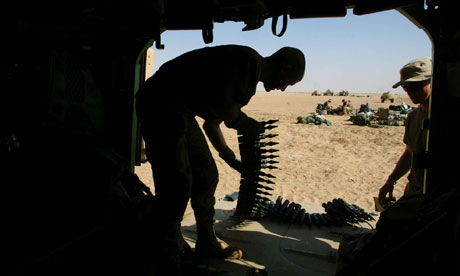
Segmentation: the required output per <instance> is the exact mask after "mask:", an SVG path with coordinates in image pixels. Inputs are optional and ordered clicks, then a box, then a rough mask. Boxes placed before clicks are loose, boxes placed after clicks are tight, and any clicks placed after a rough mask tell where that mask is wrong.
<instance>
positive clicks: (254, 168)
mask: <svg viewBox="0 0 460 276" xmlns="http://www.w3.org/2000/svg"><path fill="white" fill-rule="evenodd" d="M277 121H278V120H269V121H264V122H261V123H262V124H263V125H264V128H265V131H264V133H261V134H260V135H259V137H258V138H257V139H256V140H251V139H248V138H247V137H245V136H244V135H239V136H238V142H239V149H240V155H241V162H242V164H243V168H244V169H243V172H242V173H241V181H240V190H239V193H238V202H237V205H236V210H235V213H234V216H235V217H240V218H252V219H255V218H260V217H263V216H264V215H265V214H266V212H267V206H268V202H270V199H269V198H267V196H271V195H272V194H271V193H270V192H271V191H272V190H273V188H271V187H270V186H271V185H274V184H275V183H274V182H273V181H272V180H271V179H273V178H275V176H273V175H272V174H270V173H267V172H266V171H265V170H274V169H277V168H278V167H276V166H274V164H276V163H278V161H276V160H275V159H276V158H278V157H279V156H278V155H275V154H273V153H274V152H277V151H278V149H274V148H273V146H276V145H278V142H274V141H270V140H271V138H274V137H276V136H278V134H274V133H268V132H269V131H270V130H272V129H274V128H276V127H277V126H276V125H274V123H276V122H277Z"/></svg>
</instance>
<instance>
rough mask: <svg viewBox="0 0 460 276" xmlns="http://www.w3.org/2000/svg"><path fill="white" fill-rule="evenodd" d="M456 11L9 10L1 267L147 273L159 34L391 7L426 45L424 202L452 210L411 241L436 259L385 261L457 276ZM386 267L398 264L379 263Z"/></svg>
mask: <svg viewBox="0 0 460 276" xmlns="http://www.w3.org/2000/svg"><path fill="white" fill-rule="evenodd" d="M454 2H455V1H447V0H426V1H424V0H378V1H366V0H348V1H347V0H324V1H308V0H292V1H280V0H248V1H235V0H204V1H175V0H171V1H168V0H139V1H132V2H124V1H118V2H111V1H91V2H86V1H83V2H81V1H66V2H62V3H53V4H51V3H41V2H31V3H24V2H18V3H10V4H9V5H10V6H9V7H7V8H5V10H4V16H3V17H2V18H1V19H0V20H1V22H2V24H1V29H2V33H3V43H2V49H3V50H2V51H1V55H2V65H1V71H2V72H1V73H2V74H1V85H2V100H1V108H0V112H1V116H0V118H1V122H2V123H1V129H0V160H1V161H0V162H1V165H2V174H1V175H2V176H1V177H2V183H3V184H4V185H3V187H6V190H4V191H3V195H4V200H3V208H2V209H3V212H2V213H3V221H4V222H3V228H4V233H5V234H4V235H3V242H2V244H3V245H4V246H3V248H4V250H5V252H6V259H5V266H4V267H3V268H4V269H5V270H6V271H11V272H12V274H13V275H32V274H33V275H36V274H38V273H46V274H48V275H49V274H58V273H59V274H61V275H83V274H84V275H92V274H96V273H99V274H100V275H110V274H118V275H144V274H145V275H148V274H146V273H145V271H146V270H148V269H147V268H146V267H148V266H149V258H148V256H149V253H148V252H147V251H148V250H147V249H146V248H145V246H142V245H141V244H143V243H145V242H146V236H148V235H146V236H145V235H142V234H140V233H142V227H143V225H142V223H140V222H139V220H137V216H138V215H139V214H138V213H139V210H138V209H137V207H138V206H139V205H141V204H142V198H143V197H145V196H147V195H150V194H149V191H148V190H147V189H145V187H144V186H143V185H142V183H139V182H140V181H139V179H138V178H136V175H135V174H134V169H135V166H138V165H139V164H140V160H141V148H142V143H141V137H140V126H139V123H138V121H137V118H136V115H135V110H134V102H135V97H134V95H135V93H136V92H137V90H138V89H139V87H141V86H142V84H143V82H144V81H145V75H146V53H147V49H148V48H150V47H152V46H154V47H155V48H157V49H161V48H163V47H165V45H163V44H162V41H161V35H162V33H164V32H167V31H170V30H202V36H203V42H204V43H210V42H212V40H213V25H214V24H217V23H224V22H228V21H233V22H244V24H245V27H244V29H243V30H242V31H250V30H254V29H257V28H259V27H261V26H262V25H263V24H264V22H265V21H266V20H267V19H269V18H272V19H273V20H272V23H273V25H272V31H273V35H276V36H280V37H282V35H283V33H284V31H285V30H286V26H287V22H288V21H289V20H296V19H300V18H302V19H308V20H315V18H329V17H344V16H345V15H346V14H347V13H353V14H355V15H359V16H365V15H366V14H370V13H377V12H381V11H386V10H391V9H396V10H397V11H399V12H400V13H402V14H403V15H404V16H405V17H407V19H408V20H410V21H411V22H412V23H413V24H415V25H416V26H418V27H419V28H421V29H423V30H424V31H425V32H426V34H427V35H428V37H429V38H430V40H431V42H432V46H433V54H432V57H433V77H432V97H431V103H430V112H429V120H428V121H426V122H425V127H426V128H428V129H429V138H428V146H427V149H426V152H424V153H423V154H421V155H420V157H418V158H417V164H418V165H419V166H423V168H425V169H426V170H425V171H426V174H425V176H426V179H425V181H426V183H425V185H426V193H427V194H432V195H436V196H437V197H436V199H435V200H433V201H432V202H431V203H432V205H434V206H436V207H438V208H447V209H448V210H449V212H448V213H447V215H446V216H445V217H444V219H443V221H442V231H441V228H440V227H441V226H440V225H441V224H436V223H438V222H436V223H433V224H432V226H433V227H432V228H430V229H429V231H427V232H425V236H423V235H422V236H417V239H419V240H420V241H427V239H429V237H431V238H432V242H431V243H430V242H427V244H428V245H432V244H433V243H435V242H436V243H438V244H442V246H445V247H446V248H448V249H449V250H450V251H449V250H448V251H446V252H445V253H443V254H441V255H439V256H438V255H437V256H438V257H439V258H436V260H433V259H432V258H431V259H430V257H429V256H432V255H430V253H431V252H432V251H431V250H433V251H436V250H437V249H436V248H433V247H430V246H427V247H425V248H424V251H423V252H422V253H421V251H420V247H419V246H413V245H412V244H411V245H409V246H406V247H404V248H400V251H398V250H396V251H395V252H394V254H393V256H407V254H409V255H410V254H414V255H413V256H414V257H413V258H414V259H415V258H416V257H417V258H418V257H420V255H423V256H424V257H425V258H426V260H428V261H426V262H425V263H423V262H422V263H421V264H419V268H418V269H419V270H418V271H426V269H429V271H439V269H442V270H447V269H448V270H450V271H452V269H454V270H455V271H457V273H458V272H459V270H458V269H459V268H458V260H459V259H460V253H459V250H458V248H459V247H458V246H459V245H460V242H459V240H460V237H459V234H460V230H459V225H460V223H459V221H460V216H459V214H460V213H459V208H458V207H455V206H457V205H458V203H457V205H456V204H454V203H455V200H453V199H452V198H454V199H455V198H457V199H458V198H459V197H458V189H459V181H458V176H457V175H456V172H457V169H458V168H457V167H456V165H457V163H458V162H457V160H458V159H457V158H458V156H459V153H460V145H459V143H458V138H457V137H458V136H457V129H456V127H458V121H457V117H458V111H457V109H458V106H460V21H459V20H458V9H457V8H456V6H455V3H454ZM166 47H167V45H166ZM69 176H71V177H69ZM452 191H453V192H452ZM114 194H115V195H117V196H113V195H114ZM452 194H453V195H456V197H455V196H452ZM126 195H128V196H126ZM158 209H159V210H158V211H161V206H159V208H158ZM153 223H158V224H160V223H161V221H154V222H153ZM427 233H428V234H427ZM439 233H444V234H443V235H437V234H439ZM414 235H416V234H415V233H414ZM417 235H421V234H419V233H417ZM426 235H428V236H426ZM430 235H432V236H430ZM433 236H436V237H435V238H433ZM441 236H442V237H441ZM153 246H154V245H153ZM452 250H454V251H452ZM415 252H419V253H415ZM390 256H391V254H390ZM395 259H396V258H395ZM409 259H410V258H409ZM388 261H394V259H392V258H390V257H387V259H382V260H379V261H378V262H376V264H375V265H376V267H379V268H382V267H385V265H384V264H385V263H387V262H388ZM392 269H395V268H394V267H393V268H385V269H383V270H381V273H382V274H383V273H390V272H391V271H392ZM109 273H110V274H109ZM363 275H375V274H365V273H364V274H363Z"/></svg>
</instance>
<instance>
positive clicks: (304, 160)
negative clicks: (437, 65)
mask: <svg viewBox="0 0 460 276" xmlns="http://www.w3.org/2000/svg"><path fill="white" fill-rule="evenodd" d="M327 99H331V100H332V105H333V106H334V107H337V106H339V105H341V101H342V99H346V100H351V103H352V105H353V107H354V108H355V109H359V107H360V105H361V104H366V103H369V106H370V107H371V108H373V109H378V108H379V107H385V108H386V107H389V105H399V104H401V103H402V102H405V103H407V104H409V105H411V106H414V105H413V104H412V103H411V101H410V99H409V98H408V97H407V96H406V95H398V94H397V95H396V99H395V102H394V103H390V102H388V101H387V102H385V103H381V101H380V94H361V93H356V94H353V93H351V94H350V96H346V97H343V96H312V95H311V93H292V92H289V93H282V92H269V93H267V92H257V93H256V95H255V96H254V97H253V98H252V99H251V101H250V103H249V104H248V105H247V106H245V107H244V108H243V110H244V111H245V112H246V114H248V115H249V116H251V117H253V118H255V119H257V120H259V121H265V120H272V119H276V120H279V122H278V123H276V124H277V125H278V127H277V128H275V129H272V130H270V133H277V134H279V136H277V137H275V138H272V139H271V140H273V141H276V142H279V145H277V146H275V147H273V148H276V149H279V152H277V153H276V154H277V155H279V156H280V157H279V158H278V159H276V160H277V161H279V164H276V165H277V167H278V169H273V170H264V171H266V172H268V173H271V174H273V175H274V176H276V179H274V181H275V183H276V184H275V185H273V186H272V187H273V188H274V191H273V195H272V196H270V197H269V198H271V199H272V200H276V198H277V197H278V196H282V197H283V198H284V199H288V200H290V201H293V202H296V203H311V204H321V203H323V202H327V201H330V200H332V199H334V198H343V199H345V200H346V201H348V202H349V203H353V204H357V205H358V206H360V207H362V208H364V209H365V210H367V211H375V207H374V200H373V197H374V196H377V195H378V191H379V188H380V187H381V186H382V185H383V184H384V183H385V180H386V179H387V177H388V175H389V174H390V173H391V171H392V170H393V168H394V166H395V164H396V162H397V161H398V159H399V157H400V155H401V153H402V152H403V150H404V147H405V145H404V144H403V142H402V139H403V135H404V127H403V126H383V127H379V128H373V127H368V126H358V125H353V124H352V122H351V121H350V120H349V118H350V116H349V115H341V116H340V115H324V117H325V118H326V119H327V120H329V121H330V122H331V123H332V125H331V126H325V125H307V124H298V123H297V117H298V116H308V115H309V114H310V113H312V112H315V109H316V106H317V104H318V103H324V102H325V101H326V100H327ZM197 120H198V122H199V123H200V125H201V124H202V122H203V120H201V119H200V118H198V119H197ZM221 128H222V131H223V133H224V135H225V137H226V140H227V143H228V145H229V146H230V147H231V148H232V149H233V150H234V151H235V153H236V155H237V156H239V148H238V140H237V134H236V131H235V130H232V129H228V128H226V127H225V126H224V125H223V124H222V126H221ZM209 145H210V144H209ZM211 151H212V154H213V156H214V158H215V160H216V163H217V167H218V170H219V184H218V187H217V190H216V198H221V197H223V196H225V195H226V194H231V193H234V192H238V190H239V182H240V175H239V174H238V173H237V172H236V171H234V170H233V169H232V168H230V167H229V166H228V165H227V164H226V163H225V162H224V161H223V160H222V159H221V158H219V156H218V154H217V152H216V151H215V150H214V148H212V146H211ZM135 172H136V174H137V175H138V176H139V178H140V179H141V180H142V181H143V182H144V183H145V184H146V185H148V186H149V187H150V188H151V190H152V191H154V185H153V179H152V174H151V170H150V165H149V163H144V164H142V165H141V166H138V167H136V169H135ZM406 183H407V179H406V176H404V177H403V178H401V179H400V180H399V181H398V183H397V185H396V186H395V191H394V196H395V197H396V198H399V197H400V196H401V195H402V193H403V190H404V186H405V185H406Z"/></svg>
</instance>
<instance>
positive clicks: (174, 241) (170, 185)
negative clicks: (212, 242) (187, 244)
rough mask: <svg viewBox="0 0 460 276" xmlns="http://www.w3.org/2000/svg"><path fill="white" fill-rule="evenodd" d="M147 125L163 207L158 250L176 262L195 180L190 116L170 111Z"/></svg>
mask: <svg viewBox="0 0 460 276" xmlns="http://www.w3.org/2000/svg"><path fill="white" fill-rule="evenodd" d="M148 127H149V128H148V129H146V128H145V127H144V128H143V131H142V132H143V137H144V139H145V144H146V154H147V158H148V161H149V162H150V163H151V166H152V174H153V178H154V184H155V196H156V199H157V201H158V206H159V208H160V210H158V211H159V214H158V217H159V220H158V222H157V225H156V226H157V227H156V229H155V231H156V233H155V234H156V235H158V239H157V240H158V243H159V244H158V245H159V249H160V250H162V251H161V252H159V253H158V254H159V255H161V254H164V256H165V259H166V260H165V263H167V262H173V263H174V262H177V261H178V259H179V258H180V257H179V256H180V254H181V252H180V250H181V248H180V247H181V243H182V241H183V239H182V238H181V233H180V222H181V221H182V217H183V215H184V212H185V209H186V207H187V203H188V200H189V197H190V193H191V183H192V177H191V168H190V163H189V157H188V150H187V141H186V135H185V132H186V129H187V119H186V117H185V116H182V115H180V114H168V116H167V117H166V118H165V117H160V118H158V120H152V121H150V122H149V125H148ZM160 265H161V262H160ZM170 275H173V274H170Z"/></svg>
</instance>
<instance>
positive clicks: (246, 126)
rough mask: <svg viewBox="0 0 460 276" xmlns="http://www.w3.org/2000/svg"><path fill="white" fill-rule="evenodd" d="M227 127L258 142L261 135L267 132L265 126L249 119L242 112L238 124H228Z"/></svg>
mask: <svg viewBox="0 0 460 276" xmlns="http://www.w3.org/2000/svg"><path fill="white" fill-rule="evenodd" d="M225 126H227V127H228V128H233V129H236V130H238V132H239V133H241V134H243V135H244V136H246V138H248V139H250V140H256V139H258V138H259V134H261V133H263V132H264V131H265V127H264V124H263V123H261V122H258V121H256V120H254V119H253V118H251V117H248V116H247V115H246V114H245V113H244V112H243V111H240V117H239V118H238V120H236V122H233V123H227V122H225Z"/></svg>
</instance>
